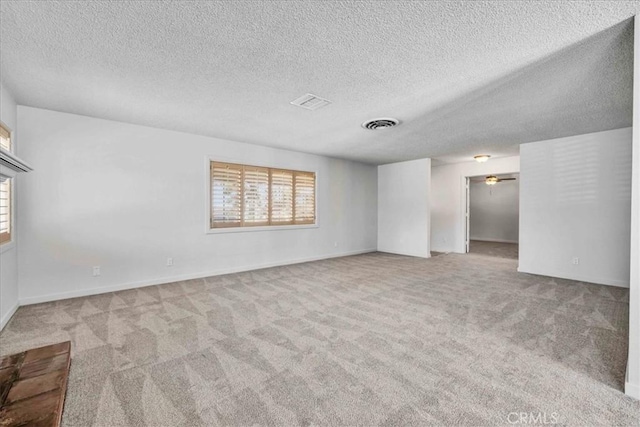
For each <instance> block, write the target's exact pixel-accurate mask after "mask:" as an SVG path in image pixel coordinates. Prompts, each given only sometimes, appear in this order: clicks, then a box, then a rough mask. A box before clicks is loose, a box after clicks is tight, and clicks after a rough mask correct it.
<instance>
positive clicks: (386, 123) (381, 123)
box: [362, 117, 400, 130]
mask: <svg viewBox="0 0 640 427" xmlns="http://www.w3.org/2000/svg"><path fill="white" fill-rule="evenodd" d="M398 123H400V121H399V120H397V119H390V118H386V117H385V118H381V119H373V120H367V121H366V122H364V123H363V124H362V127H363V128H365V129H369V130H378V129H387V128H392V127H394V126H397V125H398Z"/></svg>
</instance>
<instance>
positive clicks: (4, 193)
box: [0, 125, 11, 244]
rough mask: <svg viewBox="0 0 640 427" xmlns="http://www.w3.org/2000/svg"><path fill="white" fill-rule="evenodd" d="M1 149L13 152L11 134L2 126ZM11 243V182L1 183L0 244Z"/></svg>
mask: <svg viewBox="0 0 640 427" xmlns="http://www.w3.org/2000/svg"><path fill="white" fill-rule="evenodd" d="M0 147H2V148H4V149H5V150H7V151H11V132H9V130H8V129H7V128H5V127H4V126H2V125H0ZM9 241H11V180H9V179H8V180H5V181H4V182H2V183H0V244H2V243H6V242H9Z"/></svg>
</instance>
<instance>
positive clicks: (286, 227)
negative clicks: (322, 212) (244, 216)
mask: <svg viewBox="0 0 640 427" xmlns="http://www.w3.org/2000/svg"><path fill="white" fill-rule="evenodd" d="M319 227H320V226H319V225H318V224H304V225H266V226H260V227H229V228H209V229H207V234H225V233H247V232H252V231H285V230H301V229H305V228H319Z"/></svg>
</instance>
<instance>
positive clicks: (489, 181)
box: [484, 175, 499, 185]
mask: <svg viewBox="0 0 640 427" xmlns="http://www.w3.org/2000/svg"><path fill="white" fill-rule="evenodd" d="M498 181H499V180H498V177H497V176H495V175H489V176H488V177H486V178H485V179H484V183H485V184H487V185H496V184H497V183H498Z"/></svg>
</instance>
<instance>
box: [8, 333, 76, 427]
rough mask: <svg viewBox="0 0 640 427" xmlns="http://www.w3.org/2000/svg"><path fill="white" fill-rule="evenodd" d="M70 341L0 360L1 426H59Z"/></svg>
mask: <svg viewBox="0 0 640 427" xmlns="http://www.w3.org/2000/svg"><path fill="white" fill-rule="evenodd" d="M70 363H71V342H69V341H66V342H62V343H59V344H53V345H48V346H45V347H40V348H34V349H32V350H27V351H24V352H22V353H18V354H12V355H10V356H4V357H2V358H0V426H2V427H6V426H15V427H17V426H23V425H30V426H38V427H45V426H46V427H49V426H59V425H60V420H61V418H62V408H63V406H64V397H65V394H66V392H67V378H68V377H69V365H70Z"/></svg>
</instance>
